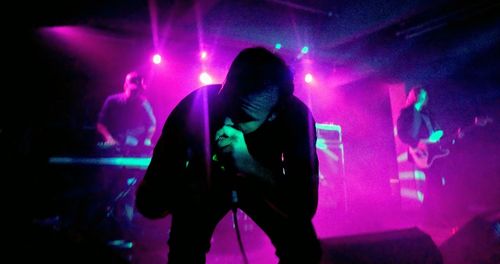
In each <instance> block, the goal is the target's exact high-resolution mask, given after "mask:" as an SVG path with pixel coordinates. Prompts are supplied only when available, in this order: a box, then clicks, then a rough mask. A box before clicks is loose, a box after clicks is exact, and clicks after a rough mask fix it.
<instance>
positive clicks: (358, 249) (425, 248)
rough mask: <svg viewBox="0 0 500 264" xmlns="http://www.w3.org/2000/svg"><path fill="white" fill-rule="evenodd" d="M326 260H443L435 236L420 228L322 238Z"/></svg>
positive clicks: (396, 263) (436, 263)
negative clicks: (433, 237)
mask: <svg viewBox="0 0 500 264" xmlns="http://www.w3.org/2000/svg"><path fill="white" fill-rule="evenodd" d="M321 242H322V246H323V261H322V264H329V263H332V264H410V263H411V264H442V263H443V258H442V256H441V253H440V252H439V249H438V248H437V246H436V244H434V242H433V241H432V239H431V237H430V236H429V235H427V234H425V233H424V232H422V231H421V230H419V229H418V228H411V229H402V230H394V231H387V232H381V233H373V234H363V235H355V236H349V237H335V238H328V239H324V240H322V241H321Z"/></svg>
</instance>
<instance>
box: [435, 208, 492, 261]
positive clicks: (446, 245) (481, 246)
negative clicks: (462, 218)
mask: <svg viewBox="0 0 500 264" xmlns="http://www.w3.org/2000/svg"><path fill="white" fill-rule="evenodd" d="M439 249H440V250H441V253H442V254H443V259H444V261H445V263H446V264H477V263H480V264H498V263H500V211H496V212H488V213H485V214H481V215H478V216H476V217H474V218H472V219H471V220H470V221H469V222H467V223H466V224H465V225H463V227H461V228H460V229H459V230H458V232H456V233H455V234H454V235H453V236H452V237H450V238H449V239H447V240H446V241H444V242H443V244H441V246H440V247H439Z"/></svg>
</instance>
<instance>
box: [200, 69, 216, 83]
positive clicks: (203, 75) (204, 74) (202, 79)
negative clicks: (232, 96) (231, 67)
mask: <svg viewBox="0 0 500 264" xmlns="http://www.w3.org/2000/svg"><path fill="white" fill-rule="evenodd" d="M200 82H201V83H203V84H212V83H213V81H212V77H211V76H210V74H208V73H207V72H202V73H201V74H200Z"/></svg>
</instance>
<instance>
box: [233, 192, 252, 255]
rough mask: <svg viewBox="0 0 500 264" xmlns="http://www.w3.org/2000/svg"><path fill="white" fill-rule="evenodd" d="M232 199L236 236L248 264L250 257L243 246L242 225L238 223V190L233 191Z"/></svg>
mask: <svg viewBox="0 0 500 264" xmlns="http://www.w3.org/2000/svg"><path fill="white" fill-rule="evenodd" d="M231 199H232V203H233V206H232V208H231V211H233V224H234V229H235V230H236V238H237V239H238V246H239V248H240V252H241V255H242V257H243V263H244V264H248V263H249V262H248V257H247V254H246V252H245V247H244V246H243V241H242V240H241V233H240V227H239V225H238V207H237V203H238V193H237V192H236V190H233V191H231Z"/></svg>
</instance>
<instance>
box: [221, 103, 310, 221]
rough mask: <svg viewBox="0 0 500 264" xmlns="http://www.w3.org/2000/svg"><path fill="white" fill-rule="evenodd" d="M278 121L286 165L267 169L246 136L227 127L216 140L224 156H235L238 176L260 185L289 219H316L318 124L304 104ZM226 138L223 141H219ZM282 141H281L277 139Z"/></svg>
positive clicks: (234, 161) (264, 192) (232, 158)
mask: <svg viewBox="0 0 500 264" xmlns="http://www.w3.org/2000/svg"><path fill="white" fill-rule="evenodd" d="M290 107H292V108H294V109H291V110H290V111H288V112H287V113H284V114H283V115H282V116H280V117H278V118H282V119H283V120H282V121H280V122H282V124H283V125H284V126H285V127H282V130H281V131H283V132H284V134H283V135H281V136H282V138H283V139H284V142H283V145H284V149H283V162H282V164H276V165H282V166H283V167H282V166H275V167H273V168H271V167H266V166H264V165H263V164H262V163H260V162H259V161H258V160H256V159H255V158H254V157H252V155H251V154H250V153H249V152H248V149H247V146H246V142H245V139H244V136H243V133H242V132H241V131H239V130H237V129H235V128H233V127H230V126H224V127H223V128H222V129H221V130H219V131H217V133H216V135H215V137H216V140H217V144H218V146H219V148H221V150H222V152H223V154H226V155H227V154H229V155H231V157H230V158H231V160H232V161H233V163H232V165H234V169H235V170H236V173H237V175H238V174H239V175H240V176H241V177H243V178H246V179H248V180H252V181H257V182H259V183H260V185H259V186H260V187H262V188H261V189H259V190H255V192H262V193H263V194H264V195H265V196H267V197H269V198H270V199H269V200H267V202H269V203H270V204H272V206H273V207H274V208H275V209H276V210H278V211H280V212H281V213H282V214H283V215H286V216H287V217H294V218H302V219H304V218H312V217H313V215H314V213H315V212H316V208H317V203H318V178H319V177H318V175H319V172H318V157H317V154H316V130H315V126H314V124H315V122H314V119H313V117H312V115H311V113H310V112H309V111H308V109H307V107H306V106H305V105H303V104H302V103H301V102H297V101H296V102H294V103H293V104H291V106H290ZM221 135H224V137H222V138H221V139H219V140H218V138H219V137H220V136H221ZM276 140H279V139H276Z"/></svg>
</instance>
